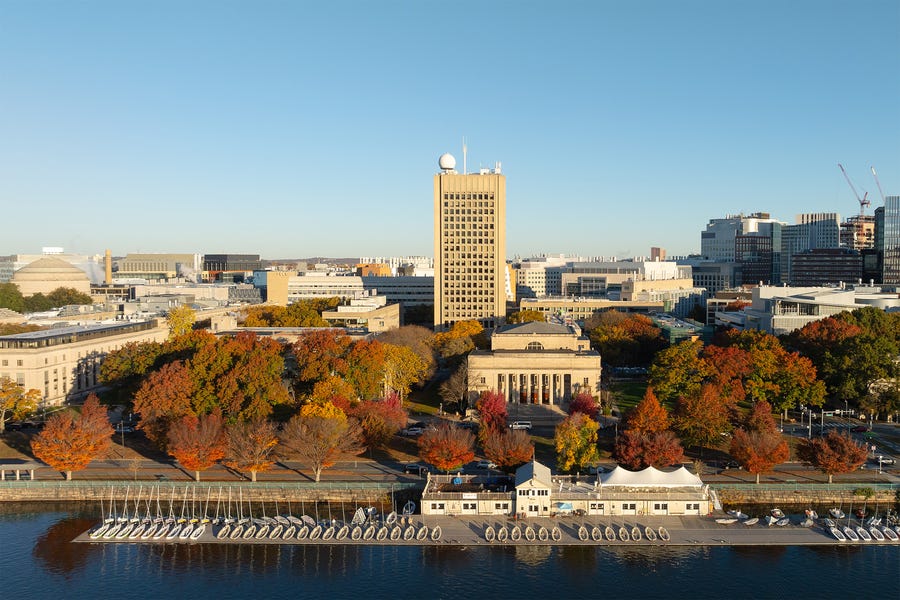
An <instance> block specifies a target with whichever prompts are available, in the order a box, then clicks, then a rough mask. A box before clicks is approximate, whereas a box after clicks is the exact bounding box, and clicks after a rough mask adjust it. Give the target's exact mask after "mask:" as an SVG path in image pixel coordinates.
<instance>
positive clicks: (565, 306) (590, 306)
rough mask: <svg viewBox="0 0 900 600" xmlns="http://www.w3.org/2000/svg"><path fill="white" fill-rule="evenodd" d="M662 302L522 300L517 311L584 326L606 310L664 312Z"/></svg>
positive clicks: (598, 299)
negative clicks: (535, 313) (533, 311)
mask: <svg viewBox="0 0 900 600" xmlns="http://www.w3.org/2000/svg"><path fill="white" fill-rule="evenodd" d="M664 309H665V304H664V302H663V301H662V300H657V301H642V300H632V301H627V302H626V301H624V300H607V299H605V298H582V297H574V298H573V297H569V296H565V297H556V298H522V299H521V300H520V301H519V310H536V311H538V312H542V313H544V315H546V316H547V317H551V316H552V317H557V318H559V319H561V320H563V321H566V322H574V323H579V324H582V325H583V324H584V321H585V319H588V318H590V317H591V316H593V315H595V314H598V313H601V312H605V311H608V310H617V311H619V312H625V313H641V314H647V313H651V312H664Z"/></svg>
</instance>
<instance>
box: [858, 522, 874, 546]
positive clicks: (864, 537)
mask: <svg viewBox="0 0 900 600" xmlns="http://www.w3.org/2000/svg"><path fill="white" fill-rule="evenodd" d="M856 533H857V535H859V537H860V539H862V540H863V541H864V542H871V541H872V536H871V535H869V532H868V531H866V528H865V527H862V526H859V527H857V528H856Z"/></svg>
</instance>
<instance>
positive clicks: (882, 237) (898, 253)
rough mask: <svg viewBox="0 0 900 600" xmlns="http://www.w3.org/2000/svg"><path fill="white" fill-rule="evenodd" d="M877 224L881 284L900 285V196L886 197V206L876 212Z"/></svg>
mask: <svg viewBox="0 0 900 600" xmlns="http://www.w3.org/2000/svg"><path fill="white" fill-rule="evenodd" d="M875 222H876V233H875V238H876V240H877V242H876V243H877V244H878V246H877V248H878V253H879V255H880V258H881V283H883V284H886V285H897V284H900V196H887V197H885V199H884V206H883V207H881V206H879V207H878V208H877V209H876V210H875ZM879 230H880V231H879Z"/></svg>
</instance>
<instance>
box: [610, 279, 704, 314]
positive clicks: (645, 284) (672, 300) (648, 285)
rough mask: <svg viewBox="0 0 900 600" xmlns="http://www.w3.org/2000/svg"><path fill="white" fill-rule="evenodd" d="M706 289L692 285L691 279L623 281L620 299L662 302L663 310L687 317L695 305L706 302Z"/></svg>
mask: <svg viewBox="0 0 900 600" xmlns="http://www.w3.org/2000/svg"><path fill="white" fill-rule="evenodd" d="M706 296H707V291H706V290H705V289H703V288H698V287H695V286H694V280H693V279H663V280H653V281H646V280H643V281H625V282H623V283H622V292H621V299H622V300H623V301H624V302H662V304H663V312H666V313H671V314H673V315H675V316H676V317H687V316H688V315H689V314H690V312H691V311H692V310H694V308H695V307H697V306H703V305H704V304H705V303H706Z"/></svg>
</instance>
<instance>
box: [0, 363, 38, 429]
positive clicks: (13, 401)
mask: <svg viewBox="0 0 900 600" xmlns="http://www.w3.org/2000/svg"><path fill="white" fill-rule="evenodd" d="M40 401H41V391H40V390H35V389H31V390H26V389H25V388H23V387H22V386H20V385H19V384H17V383H16V382H15V381H13V380H12V379H10V378H9V377H0V433H2V432H4V431H5V430H6V422H7V421H11V420H13V419H21V418H23V417H25V416H26V415H28V414H29V413H31V412H32V411H34V410H35V409H36V408H37V406H38V402H40Z"/></svg>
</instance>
